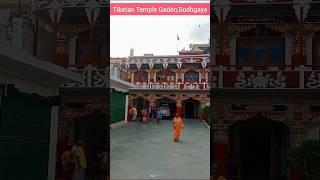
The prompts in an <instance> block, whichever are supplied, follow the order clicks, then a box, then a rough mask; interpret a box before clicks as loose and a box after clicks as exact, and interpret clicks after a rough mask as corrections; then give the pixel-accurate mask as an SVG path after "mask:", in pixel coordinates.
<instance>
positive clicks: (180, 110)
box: [176, 102, 182, 117]
mask: <svg viewBox="0 0 320 180" xmlns="http://www.w3.org/2000/svg"><path fill="white" fill-rule="evenodd" d="M176 113H178V115H179V116H180V117H182V107H181V103H180V102H177V106H176Z"/></svg>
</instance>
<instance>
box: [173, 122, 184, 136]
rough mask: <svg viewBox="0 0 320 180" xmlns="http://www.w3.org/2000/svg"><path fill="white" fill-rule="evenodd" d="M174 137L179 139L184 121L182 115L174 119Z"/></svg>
mask: <svg viewBox="0 0 320 180" xmlns="http://www.w3.org/2000/svg"><path fill="white" fill-rule="evenodd" d="M173 127H174V128H173V138H174V139H177V140H179V138H180V135H181V131H182V128H183V121H182V118H181V117H175V118H174V119H173Z"/></svg>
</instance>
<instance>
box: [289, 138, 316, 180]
mask: <svg viewBox="0 0 320 180" xmlns="http://www.w3.org/2000/svg"><path fill="white" fill-rule="evenodd" d="M289 165H290V166H291V176H292V179H294V178H296V179H301V178H302V177H304V178H305V179H307V180H319V179H320V142H319V141H318V140H307V141H304V142H303V143H302V144H301V145H300V146H297V147H293V148H291V149H290V151H289ZM299 176H300V177H299Z"/></svg>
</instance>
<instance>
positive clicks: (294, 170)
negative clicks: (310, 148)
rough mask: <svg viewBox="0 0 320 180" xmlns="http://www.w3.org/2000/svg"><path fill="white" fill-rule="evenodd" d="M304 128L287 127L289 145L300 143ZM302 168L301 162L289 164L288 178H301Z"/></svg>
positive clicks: (295, 179) (294, 179)
mask: <svg viewBox="0 0 320 180" xmlns="http://www.w3.org/2000/svg"><path fill="white" fill-rule="evenodd" d="M304 135H305V132H304V129H303V128H301V127H290V128H289V141H290V142H289V143H290V146H291V147H294V146H297V145H299V144H300V143H302V141H303V139H304ZM302 178H303V169H302V165H301V164H295V165H291V167H290V178H289V179H290V180H302Z"/></svg>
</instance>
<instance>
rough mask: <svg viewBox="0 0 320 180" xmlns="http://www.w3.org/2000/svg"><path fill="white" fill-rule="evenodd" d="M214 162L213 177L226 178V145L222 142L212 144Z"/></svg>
mask: <svg viewBox="0 0 320 180" xmlns="http://www.w3.org/2000/svg"><path fill="white" fill-rule="evenodd" d="M213 146H214V150H213V151H214V162H215V163H216V164H217V169H216V172H215V176H216V177H219V176H223V177H225V178H226V177H227V175H228V169H227V167H228V144H227V143H223V142H215V143H214V145H213Z"/></svg>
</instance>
